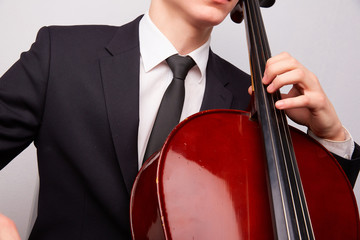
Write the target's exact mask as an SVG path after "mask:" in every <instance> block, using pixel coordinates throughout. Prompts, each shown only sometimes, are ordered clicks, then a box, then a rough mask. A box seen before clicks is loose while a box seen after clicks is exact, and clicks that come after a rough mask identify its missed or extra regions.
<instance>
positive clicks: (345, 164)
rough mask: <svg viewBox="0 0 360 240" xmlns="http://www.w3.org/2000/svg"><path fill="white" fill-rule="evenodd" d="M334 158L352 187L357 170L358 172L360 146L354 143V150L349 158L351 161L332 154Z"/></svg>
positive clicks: (359, 167)
mask: <svg viewBox="0 0 360 240" xmlns="http://www.w3.org/2000/svg"><path fill="white" fill-rule="evenodd" d="M333 155H334V157H335V158H336V160H337V161H338V162H339V164H340V165H341V167H342V169H343V170H344V172H345V173H346V175H347V177H348V179H349V181H350V183H351V186H353V187H354V185H355V182H356V178H357V176H358V173H359V170H360V146H359V145H358V144H357V143H355V150H354V152H353V155H352V157H351V160H348V159H345V158H342V157H340V156H338V155H336V154H334V153H333Z"/></svg>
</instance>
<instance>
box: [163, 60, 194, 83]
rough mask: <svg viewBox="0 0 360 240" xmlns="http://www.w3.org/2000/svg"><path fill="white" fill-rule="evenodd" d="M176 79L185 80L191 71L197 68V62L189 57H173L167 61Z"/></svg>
mask: <svg viewBox="0 0 360 240" xmlns="http://www.w3.org/2000/svg"><path fill="white" fill-rule="evenodd" d="M166 62H167V64H168V65H169V67H170V69H171V71H172V72H173V75H174V78H178V79H181V80H184V79H185V78H186V75H187V74H188V72H189V70H190V69H191V68H192V67H193V66H195V61H194V60H193V59H192V58H191V57H189V56H180V55H179V54H175V55H172V56H170V57H168V58H167V59H166Z"/></svg>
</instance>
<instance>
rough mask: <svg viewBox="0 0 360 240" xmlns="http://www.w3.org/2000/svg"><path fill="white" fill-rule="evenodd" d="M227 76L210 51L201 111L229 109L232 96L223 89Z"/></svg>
mask: <svg viewBox="0 0 360 240" xmlns="http://www.w3.org/2000/svg"><path fill="white" fill-rule="evenodd" d="M226 75H227V74H225V73H224V70H223V69H222V67H221V62H220V61H218V57H217V56H216V55H215V54H214V53H213V52H212V51H211V50H210V53H209V60H208V64H207V67H206V87H205V93H204V99H203V102H202V105H201V111H204V110H209V109H229V108H230V107H231V103H232V99H233V95H232V93H231V92H230V91H229V90H227V89H226V88H225V86H226V84H227V83H228V80H227V79H226V78H224V76H226Z"/></svg>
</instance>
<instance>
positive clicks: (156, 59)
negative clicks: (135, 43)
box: [139, 12, 210, 79]
mask: <svg viewBox="0 0 360 240" xmlns="http://www.w3.org/2000/svg"><path fill="white" fill-rule="evenodd" d="M139 41H140V54H141V58H142V61H143V64H144V69H145V72H148V71H150V70H151V69H153V68H154V67H156V66H157V65H158V64H160V63H161V62H162V61H164V60H165V59H166V58H168V57H170V56H171V55H174V54H177V53H178V52H177V51H176V49H175V47H174V46H173V45H172V44H171V42H170V41H169V40H168V39H167V38H166V37H165V35H164V34H162V33H161V32H160V30H159V29H158V28H157V27H156V26H155V24H154V23H153V22H152V21H151V19H150V16H149V13H148V12H147V13H146V14H145V15H144V17H143V18H142V19H141V21H140V25H139ZM209 49H210V38H209V40H208V41H207V42H206V43H204V44H203V45H202V46H200V47H199V48H197V49H195V50H194V51H192V52H191V53H189V54H188V55H189V56H190V57H192V58H193V59H194V61H195V63H196V65H197V67H198V68H199V69H200V72H201V76H202V77H201V79H202V78H203V76H205V72H206V66H207V62H208V58H209Z"/></svg>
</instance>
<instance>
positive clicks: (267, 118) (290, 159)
mask: <svg viewBox="0 0 360 240" xmlns="http://www.w3.org/2000/svg"><path fill="white" fill-rule="evenodd" d="M271 2H272V3H274V1H273V0H263V1H262V0H260V3H259V0H242V1H239V4H240V6H242V10H243V14H244V18H245V24H246V33H247V42H248V49H249V59H250V69H251V78H252V86H253V90H254V94H255V97H254V101H255V102H254V104H253V106H254V108H253V111H252V113H253V114H252V115H254V114H255V115H256V118H257V120H258V121H259V124H260V128H261V132H262V138H263V143H264V151H265V153H266V160H267V167H268V183H269V196H270V198H271V199H270V202H272V205H273V206H272V207H273V216H272V217H273V225H274V234H275V235H276V236H275V238H276V239H314V238H315V237H314V234H313V230H312V226H311V221H310V216H309V213H308V209H307V204H306V199H305V195H304V191H303V188H302V184H301V179H300V174H299V170H298V167H297V162H296V158H295V153H294V149H293V145H292V140H291V136H290V131H289V127H288V123H287V119H286V115H285V113H284V111H282V110H278V109H276V108H275V102H276V101H277V100H279V99H280V98H281V95H280V92H279V91H277V92H276V93H274V94H269V93H268V92H267V91H266V86H264V85H263V84H262V78H263V73H264V71H265V66H266V61H267V60H268V59H269V58H270V57H271V52H270V47H269V43H268V40H267V36H266V32H265V27H264V23H263V19H262V16H261V11H260V5H261V6H267V7H269V6H271V5H272V3H271Z"/></svg>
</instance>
